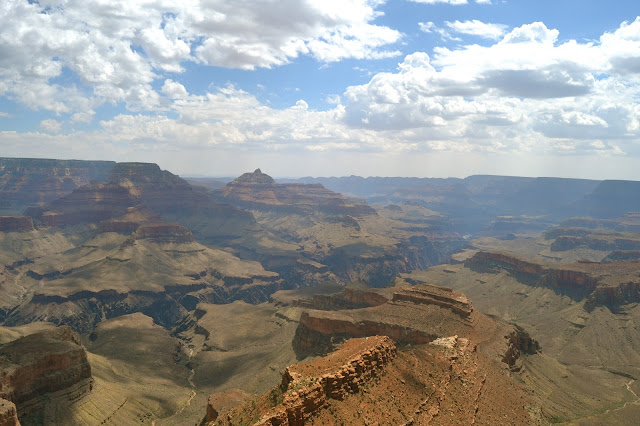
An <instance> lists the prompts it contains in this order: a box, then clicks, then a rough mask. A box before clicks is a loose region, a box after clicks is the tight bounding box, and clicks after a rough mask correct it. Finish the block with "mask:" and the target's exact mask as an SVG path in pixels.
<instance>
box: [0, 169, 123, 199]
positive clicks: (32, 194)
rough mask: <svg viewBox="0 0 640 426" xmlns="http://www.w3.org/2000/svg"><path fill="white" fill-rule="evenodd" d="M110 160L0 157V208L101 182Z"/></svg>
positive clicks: (58, 194)
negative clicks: (92, 182) (93, 182)
mask: <svg viewBox="0 0 640 426" xmlns="http://www.w3.org/2000/svg"><path fill="white" fill-rule="evenodd" d="M115 164H116V163H115V162H113V161H78V160H49V159H40V158H0V208H9V209H16V210H21V209H22V208H24V206H28V205H35V204H44V203H48V202H50V201H53V200H55V199H57V198H60V197H62V196H64V195H66V194H69V193H70V192H71V191H73V190H74V189H75V188H77V187H79V186H82V185H86V184H88V183H89V182H90V181H92V180H95V181H102V180H104V179H106V177H107V175H108V174H109V172H110V171H111V169H112V168H113V167H114V165H115Z"/></svg>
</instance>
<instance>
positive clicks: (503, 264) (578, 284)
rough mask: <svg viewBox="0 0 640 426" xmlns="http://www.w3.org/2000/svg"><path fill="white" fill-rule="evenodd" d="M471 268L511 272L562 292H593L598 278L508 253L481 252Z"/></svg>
mask: <svg viewBox="0 0 640 426" xmlns="http://www.w3.org/2000/svg"><path fill="white" fill-rule="evenodd" d="M465 266H467V267H470V268H474V267H476V268H480V269H492V268H498V269H503V270H506V271H509V272H510V273H512V274H513V275H515V276H517V277H518V278H520V279H523V280H524V281H529V282H531V283H532V284H534V285H542V286H547V287H552V288H558V289H562V290H578V291H587V292H590V291H592V290H593V289H594V288H595V287H596V285H597V283H598V278H597V276H596V275H593V274H591V273H589V272H586V271H581V270H578V269H571V267H566V268H562V269H561V268H555V267H547V266H544V265H541V264H538V263H534V262H530V261H527V260H524V259H521V258H519V257H517V256H514V255H511V254H507V253H496V252H484V251H480V252H477V253H476V254H474V255H473V257H471V258H470V259H468V260H467V261H466V262H465Z"/></svg>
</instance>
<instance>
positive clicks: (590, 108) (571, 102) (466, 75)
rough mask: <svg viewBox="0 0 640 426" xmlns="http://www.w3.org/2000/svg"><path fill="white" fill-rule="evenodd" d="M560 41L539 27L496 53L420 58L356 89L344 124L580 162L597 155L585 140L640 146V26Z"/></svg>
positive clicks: (437, 144) (508, 38) (348, 97)
mask: <svg viewBox="0 0 640 426" xmlns="http://www.w3.org/2000/svg"><path fill="white" fill-rule="evenodd" d="M451 27H455V25H452V26H451ZM431 28H433V27H431ZM558 36H559V32H558V31H557V30H555V29H549V28H547V27H546V26H545V25H544V24H543V23H541V22H535V23H532V24H527V25H523V26H521V27H518V28H514V29H513V30H512V31H510V32H509V33H507V34H504V35H503V36H502V38H501V39H499V40H498V41H497V42H496V43H494V44H493V45H489V46H479V45H475V44H473V45H466V46H460V47H458V48H457V49H449V48H444V47H439V48H436V49H435V50H434V52H435V54H434V55H433V57H430V56H429V55H428V54H427V53H424V52H416V53H414V54H410V55H408V56H406V57H405V60H404V61H403V62H401V63H400V64H399V65H398V69H397V72H394V73H379V74H377V75H375V76H373V77H372V78H371V80H370V81H369V82H368V83H367V84H363V85H359V86H352V87H349V88H348V89H347V91H346V92H345V94H344V96H343V98H344V99H345V102H344V106H345V114H344V120H345V122H347V123H348V124H349V125H350V126H352V127H357V128H364V129H375V130H377V131H380V132H381V131H385V130H388V129H394V130H395V131H410V134H411V135H413V137H414V138H415V139H417V138H423V140H425V141H429V142H424V143H423V144H422V145H423V146H424V145H426V146H429V147H431V148H432V149H450V150H457V149H460V148H461V147H462V146H466V147H467V149H470V150H485V151H494V150H495V151H500V150H502V151H504V150H509V149H511V150H520V151H528V150H545V149H546V150H550V151H554V150H560V151H564V152H577V151H581V150H592V149H593V145H592V144H591V142H584V143H583V142H580V141H581V140H585V141H588V140H592V141H593V140H599V141H600V142H602V143H604V147H603V148H602V149H610V150H611V152H614V151H615V152H616V153H618V154H619V153H621V152H623V151H624V150H623V149H621V148H620V147H621V146H622V145H621V144H627V145H628V144H629V143H630V141H632V140H633V139H634V138H637V137H639V136H640V126H639V124H638V117H639V115H638V112H639V111H640V106H639V104H638V101H637V99H638V98H637V96H638V95H639V94H640V81H639V80H638V79H637V76H635V75H632V74H629V73H627V70H628V66H627V65H626V63H625V65H624V66H622V65H621V63H622V62H623V61H628V63H631V64H635V61H636V57H637V56H639V55H638V53H637V52H640V45H637V43H638V40H640V19H636V21H634V22H633V23H631V24H629V23H623V24H622V25H621V26H620V28H619V29H618V30H616V31H614V32H612V33H607V34H604V35H603V36H602V37H601V39H600V43H595V42H588V43H578V42H576V41H574V40H570V41H567V42H563V43H559V42H558ZM634 97H635V98H634ZM569 139H573V141H571V142H569ZM624 141H627V142H624ZM614 147H615V148H614Z"/></svg>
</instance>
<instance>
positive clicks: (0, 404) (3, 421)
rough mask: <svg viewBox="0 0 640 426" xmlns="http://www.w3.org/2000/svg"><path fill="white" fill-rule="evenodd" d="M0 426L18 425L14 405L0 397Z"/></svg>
mask: <svg viewBox="0 0 640 426" xmlns="http://www.w3.org/2000/svg"><path fill="white" fill-rule="evenodd" d="M0 426H20V421H19V420H18V412H17V411H16V405H15V404H14V403H13V402H11V401H7V400H6V399H0Z"/></svg>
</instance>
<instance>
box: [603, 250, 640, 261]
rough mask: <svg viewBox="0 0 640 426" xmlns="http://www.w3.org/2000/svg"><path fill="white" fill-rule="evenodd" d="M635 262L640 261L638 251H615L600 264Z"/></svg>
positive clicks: (639, 251)
mask: <svg viewBox="0 0 640 426" xmlns="http://www.w3.org/2000/svg"><path fill="white" fill-rule="evenodd" d="M637 260H640V250H615V251H612V252H611V253H609V254H608V255H607V256H606V257H605V258H604V259H602V263H612V262H629V261H637Z"/></svg>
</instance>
